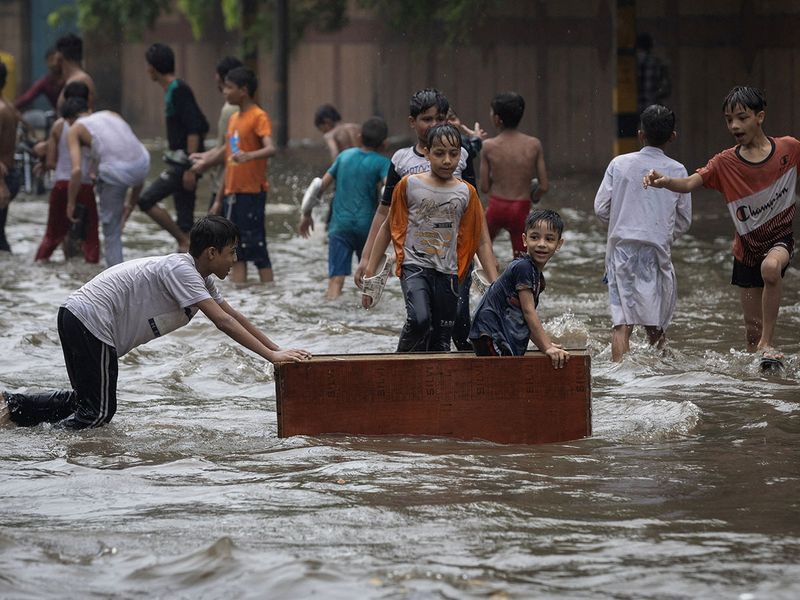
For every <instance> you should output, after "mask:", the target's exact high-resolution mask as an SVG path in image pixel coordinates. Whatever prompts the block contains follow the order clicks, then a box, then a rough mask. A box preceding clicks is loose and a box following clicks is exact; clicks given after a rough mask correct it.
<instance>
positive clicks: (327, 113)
mask: <svg viewBox="0 0 800 600" xmlns="http://www.w3.org/2000/svg"><path fill="white" fill-rule="evenodd" d="M341 120H342V115H340V114H339V111H338V110H336V107H335V106H334V105H333V104H323V105H322V106H320V107H319V108H318V109H317V112H316V113H314V127H319V126H320V125H322V124H323V123H324V122H325V121H330V122H331V123H338V122H339V121H341Z"/></svg>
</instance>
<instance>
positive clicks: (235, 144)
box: [230, 129, 239, 156]
mask: <svg viewBox="0 0 800 600" xmlns="http://www.w3.org/2000/svg"><path fill="white" fill-rule="evenodd" d="M230 143H231V156H235V155H236V154H238V152H239V130H238V129H234V130H233V135H232V136H231V139H230Z"/></svg>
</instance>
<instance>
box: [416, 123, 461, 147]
mask: <svg viewBox="0 0 800 600" xmlns="http://www.w3.org/2000/svg"><path fill="white" fill-rule="evenodd" d="M443 140H447V141H448V142H450V145H451V146H453V147H455V148H461V132H460V131H459V130H458V129H457V128H456V127H455V126H453V125H450V123H443V124H441V125H434V126H433V127H431V128H430V129H429V130H428V137H427V139H426V140H425V147H426V148H427V149H428V150H430V149H431V148H433V144H434V142H442V141H443Z"/></svg>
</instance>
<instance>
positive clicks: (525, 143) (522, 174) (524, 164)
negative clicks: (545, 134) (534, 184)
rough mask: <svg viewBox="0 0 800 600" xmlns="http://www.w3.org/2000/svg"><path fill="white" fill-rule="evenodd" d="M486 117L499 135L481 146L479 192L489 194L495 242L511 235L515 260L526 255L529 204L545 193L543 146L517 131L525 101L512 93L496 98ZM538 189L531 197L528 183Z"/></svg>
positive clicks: (488, 212) (491, 232)
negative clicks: (503, 232)
mask: <svg viewBox="0 0 800 600" xmlns="http://www.w3.org/2000/svg"><path fill="white" fill-rule="evenodd" d="M491 107H492V108H491V111H490V113H489V115H490V117H491V119H492V123H493V124H494V126H495V128H496V129H497V130H498V131H499V132H500V133H498V134H497V135H496V136H495V137H493V138H490V139H488V140H485V141H484V142H483V150H482V151H481V191H482V192H484V193H486V194H489V206H488V207H487V208H486V225H487V226H488V227H489V236H490V237H491V238H492V239H493V240H494V238H495V236H496V235H497V234H498V233H499V231H500V230H501V229H506V230H508V232H509V233H510V234H511V246H512V248H513V250H514V256H518V255H520V254H523V253H525V245H524V244H523V243H522V234H523V233H525V219H526V218H527V217H528V212H529V211H530V208H531V205H530V203H531V201H533V202H534V203H536V202H538V201H539V199H540V198H541V197H542V196H543V195H544V194H545V192H547V188H548V182H547V170H546V169H545V165H544V151H543V150H542V143H541V142H540V141H539V140H538V139H537V138H535V137H532V136H529V135H525V134H524V133H521V132H520V131H518V130H517V125H519V122H520V119H522V115H523V113H524V112H525V100H523V98H522V96H520V95H519V94H517V93H514V92H503V93H501V94H497V95H496V96H495V97H494V99H493V100H492V104H491ZM533 178H538V180H539V187H538V189H537V190H536V191H535V192H534V194H533V197H531V180H532V179H533Z"/></svg>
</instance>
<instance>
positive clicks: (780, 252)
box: [642, 86, 800, 370]
mask: <svg viewBox="0 0 800 600" xmlns="http://www.w3.org/2000/svg"><path fill="white" fill-rule="evenodd" d="M766 106H767V102H766V100H765V99H764V94H763V92H762V91H761V90H759V89H757V88H753V87H746V86H737V87H734V88H733V89H732V90H731V91H730V92H729V93H728V95H727V96H726V97H725V99H724V100H723V102H722V112H723V114H724V115H725V121H726V123H727V126H728V131H730V133H731V134H732V135H733V137H734V139H735V140H736V145H735V146H734V147H733V148H729V149H727V150H724V151H723V152H720V153H719V154H717V155H716V156H714V157H713V158H711V160H709V161H708V164H707V165H706V166H705V167H701V168H699V169H697V172H696V173H693V174H692V175H690V176H689V177H671V176H669V175H668V174H664V173H661V172H659V171H656V170H653V171H650V173H648V174H647V175H646V176H645V177H644V179H643V182H642V183H643V185H644V187H645V188H647V187H648V186H653V187H656V188H666V189H668V190H671V191H673V192H679V193H688V192H691V191H692V190H695V189H697V188H699V187H700V186H705V187H707V188H711V189H715V190H718V191H719V192H721V193H722V195H723V196H724V197H725V202H726V203H727V205H728V211H729V213H730V215H731V218H732V219H733V224H734V226H735V228H736V232H735V234H734V238H733V275H732V277H731V284H732V285H735V286H737V287H739V288H740V296H741V302H742V313H743V315H744V324H745V334H746V339H747V350H748V352H760V353H761V359H762V363H761V366H762V369H765V370H769V369H773V368H776V367H780V366H781V362H780V361H781V360H782V359H783V354H782V353H781V352H779V351H777V350H775V349H774V348H773V336H774V334H775V324H776V323H777V320H778V311H779V309H780V304H781V292H782V289H783V276H784V273H785V272H786V269H787V267H788V266H789V260H790V259H791V256H792V252H793V250H794V234H793V230H792V221H793V219H794V214H795V185H796V183H797V166H798V164H800V142H799V141H797V140H796V139H795V138H793V137H790V136H786V137H777V138H772V137H768V136H767V135H766V134H765V133H764V130H763V128H762V125H763V123H764V118H765V111H764V109H765V108H766Z"/></svg>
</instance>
